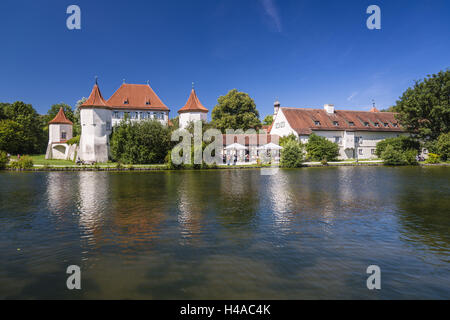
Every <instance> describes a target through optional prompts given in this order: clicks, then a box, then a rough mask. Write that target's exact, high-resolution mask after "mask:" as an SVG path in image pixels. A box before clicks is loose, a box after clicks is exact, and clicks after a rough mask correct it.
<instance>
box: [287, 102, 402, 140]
mask: <svg viewBox="0 0 450 320" xmlns="http://www.w3.org/2000/svg"><path fill="white" fill-rule="evenodd" d="M281 110H282V111H283V113H284V115H285V117H286V119H287V121H288V122H289V125H290V126H291V128H292V129H293V130H295V131H296V132H297V133H299V134H311V133H312V132H314V131H319V130H327V131H339V130H347V131H381V132H383V131H388V132H389V131H394V132H403V131H404V129H403V128H402V127H401V125H400V124H399V123H398V121H397V119H395V115H396V113H393V112H369V111H344V110H336V111H335V112H334V113H327V112H326V111H325V110H323V109H306V108H285V107H282V108H281Z"/></svg>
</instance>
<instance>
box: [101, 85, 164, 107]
mask: <svg viewBox="0 0 450 320" xmlns="http://www.w3.org/2000/svg"><path fill="white" fill-rule="evenodd" d="M107 103H108V105H109V106H110V107H111V108H114V109H119V108H123V109H145V110H159V111H169V108H167V106H166V105H165V104H164V103H163V102H162V101H161V99H159V97H158V96H157V95H156V93H155V92H154V91H153V89H152V88H151V87H150V85H146V84H125V83H124V84H122V85H121V86H120V88H119V89H117V91H116V92H114V94H113V95H112V96H111V98H109V100H108V101H107Z"/></svg>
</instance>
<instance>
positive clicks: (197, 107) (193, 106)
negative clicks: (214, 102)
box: [178, 83, 208, 113]
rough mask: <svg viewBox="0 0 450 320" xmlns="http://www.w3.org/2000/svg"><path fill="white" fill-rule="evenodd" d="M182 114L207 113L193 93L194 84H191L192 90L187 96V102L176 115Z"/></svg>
mask: <svg viewBox="0 0 450 320" xmlns="http://www.w3.org/2000/svg"><path fill="white" fill-rule="evenodd" d="M183 112H204V113H208V109H206V108H205V107H204V106H203V105H202V103H201V102H200V100H199V99H198V97H197V94H196V93H195V89H194V83H192V90H191V94H190V95H189V99H188V101H187V102H186V104H185V105H184V107H183V108H181V109H180V110H178V113H183Z"/></svg>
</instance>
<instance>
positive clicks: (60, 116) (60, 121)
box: [48, 107, 73, 125]
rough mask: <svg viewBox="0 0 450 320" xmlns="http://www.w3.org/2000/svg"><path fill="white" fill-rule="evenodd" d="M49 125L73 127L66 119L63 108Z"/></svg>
mask: <svg viewBox="0 0 450 320" xmlns="http://www.w3.org/2000/svg"><path fill="white" fill-rule="evenodd" d="M48 124H70V125H72V124H73V123H72V121H70V120H69V119H67V118H66V115H65V114H64V110H63V108H62V107H61V108H59V111H58V113H57V114H56V116H55V117H54V118H53V120H52V121H50V122H49V123H48Z"/></svg>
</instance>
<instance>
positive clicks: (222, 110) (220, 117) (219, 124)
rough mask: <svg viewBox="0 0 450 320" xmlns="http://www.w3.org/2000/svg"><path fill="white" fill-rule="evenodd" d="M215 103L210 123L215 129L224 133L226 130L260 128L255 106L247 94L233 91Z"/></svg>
mask: <svg viewBox="0 0 450 320" xmlns="http://www.w3.org/2000/svg"><path fill="white" fill-rule="evenodd" d="M217 101H218V104H217V105H216V106H215V107H214V109H213V111H212V121H213V123H214V126H215V127H216V128H217V129H219V130H221V131H222V132H225V130H226V129H235V130H236V129H243V130H247V129H251V128H253V129H259V128H261V121H260V120H259V112H258V110H256V104H255V102H254V101H253V99H252V98H250V96H249V95H248V94H247V93H245V92H239V91H237V90H236V89H233V90H231V91H230V92H228V93H227V94H226V95H225V96H221V97H219V99H218V100H217Z"/></svg>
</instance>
